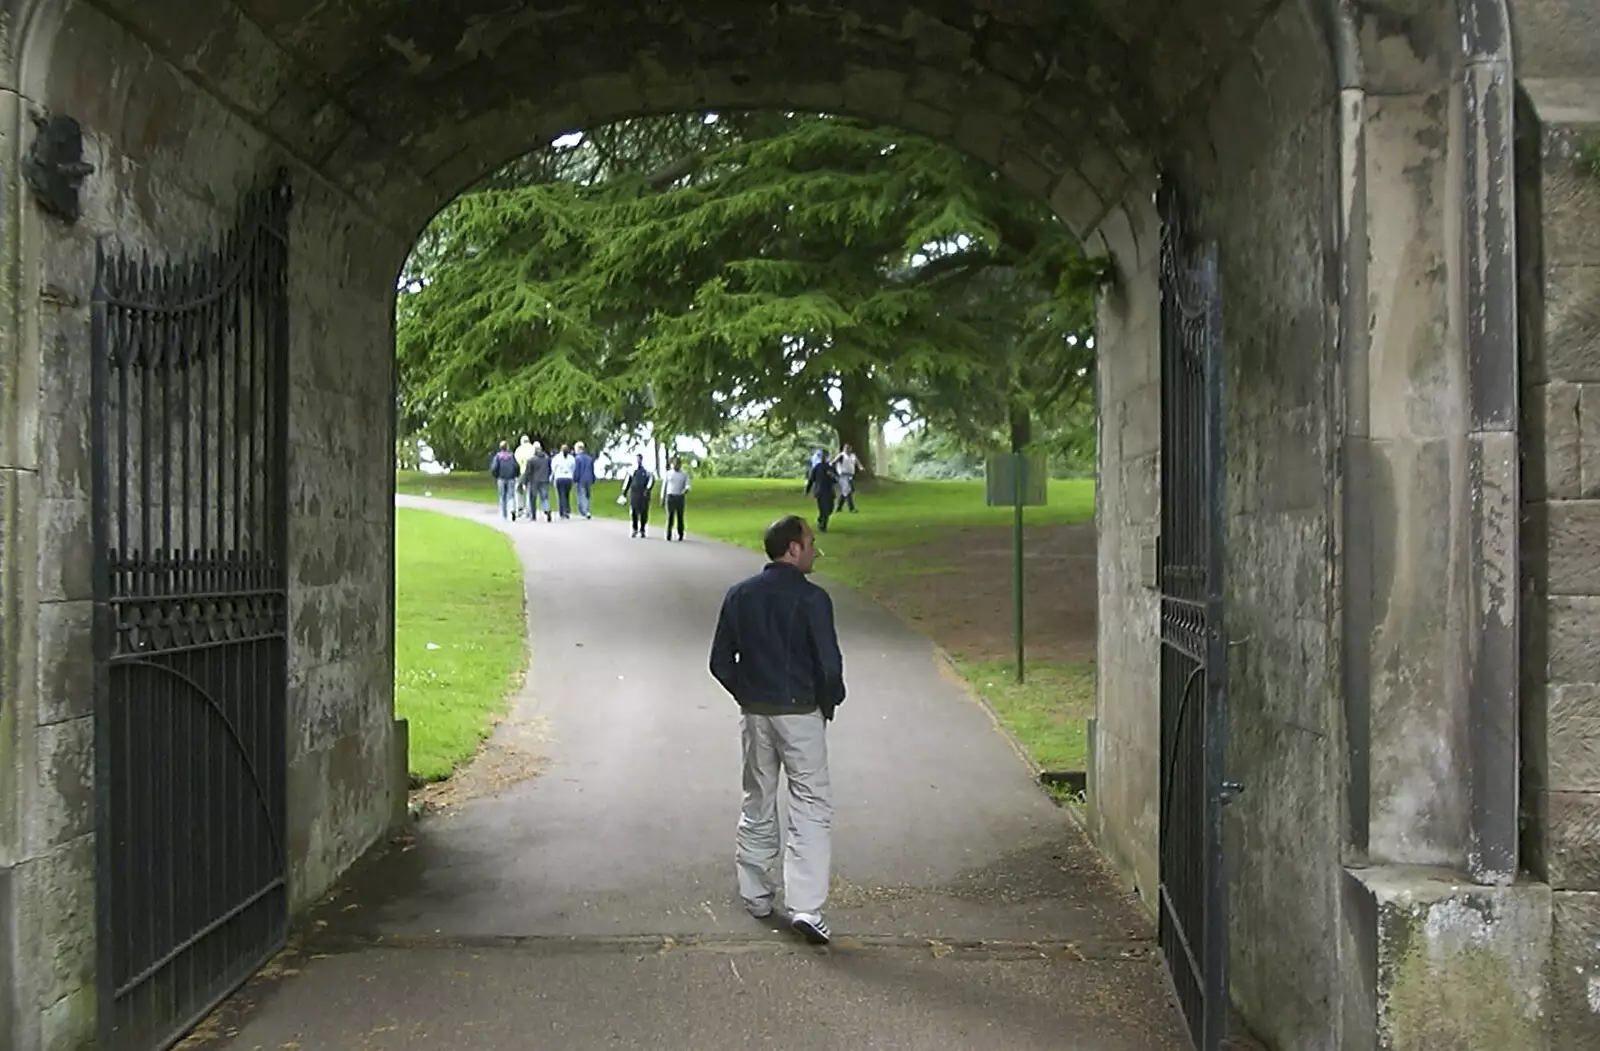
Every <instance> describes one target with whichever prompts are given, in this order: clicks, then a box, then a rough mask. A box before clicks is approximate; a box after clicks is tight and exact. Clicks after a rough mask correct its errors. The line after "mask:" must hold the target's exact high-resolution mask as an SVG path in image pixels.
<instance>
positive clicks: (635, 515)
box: [622, 453, 656, 537]
mask: <svg viewBox="0 0 1600 1051" xmlns="http://www.w3.org/2000/svg"><path fill="white" fill-rule="evenodd" d="M633 459H634V466H633V470H631V471H629V472H628V473H627V474H626V475H624V476H623V478H622V495H623V497H625V498H626V500H627V504H628V514H629V516H630V517H631V518H632V520H633V535H634V536H637V537H643V536H644V527H645V526H647V525H649V524H650V494H651V492H653V491H654V490H655V487H656V476H655V475H653V474H651V473H650V468H648V467H646V466H645V465H644V454H643V453H640V454H638V455H637V456H635V457H634V458H633Z"/></svg>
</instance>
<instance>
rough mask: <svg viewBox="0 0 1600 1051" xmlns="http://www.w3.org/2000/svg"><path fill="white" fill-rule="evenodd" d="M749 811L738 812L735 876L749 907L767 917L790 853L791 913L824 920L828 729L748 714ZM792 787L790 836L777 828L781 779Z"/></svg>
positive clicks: (796, 718)
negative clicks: (817, 915)
mask: <svg viewBox="0 0 1600 1051" xmlns="http://www.w3.org/2000/svg"><path fill="white" fill-rule="evenodd" d="M743 720H744V724H743V726H742V728H741V731H740V736H741V738H742V740H743V742H744V806H743V807H742V808H741V810H740V811H739V834H738V849H737V851H736V852H735V868H736V869H737V870H738V874H739V894H740V896H741V897H743V898H744V900H745V904H746V905H748V906H751V907H752V908H756V909H762V908H764V907H766V906H767V905H770V904H771V902H772V898H773V895H774V894H776V893H777V889H778V888H777V872H776V869H777V867H778V852H779V849H780V847H782V848H784V851H783V855H784V856H783V901H784V904H785V905H786V906H787V907H788V908H789V910H790V911H792V912H820V911H821V910H822V905H823V902H825V901H826V900H827V898H828V871H829V867H830V865H831V864H832V860H833V789H832V785H831V784H830V783H829V780H828V736H827V726H828V724H827V721H826V720H824V719H823V718H822V713H821V712H811V713H809V714H807V715H753V714H751V713H749V712H746V713H745V714H744V716H743ZM780 772H781V773H782V774H784V775H785V778H786V779H787V781H788V787H789V808H788V809H789V820H788V826H789V827H788V833H787V835H781V834H780V831H779V821H778V775H779V773H780Z"/></svg>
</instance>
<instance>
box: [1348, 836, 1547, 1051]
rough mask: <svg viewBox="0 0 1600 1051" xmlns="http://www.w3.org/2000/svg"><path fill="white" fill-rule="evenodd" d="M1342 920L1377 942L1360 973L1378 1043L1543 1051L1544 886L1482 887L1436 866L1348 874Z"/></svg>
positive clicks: (1389, 1050) (1394, 1049) (1458, 1050)
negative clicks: (1370, 965)
mask: <svg viewBox="0 0 1600 1051" xmlns="http://www.w3.org/2000/svg"><path fill="white" fill-rule="evenodd" d="M1350 877H1351V879H1352V880H1353V883H1354V885H1355V889H1354V891H1353V893H1352V895H1351V897H1352V898H1353V899H1354V902H1353V904H1354V905H1355V906H1357V907H1353V908H1351V909H1349V910H1347V913H1346V915H1347V917H1348V919H1349V920H1350V921H1351V922H1353V923H1356V924H1370V925H1371V929H1368V930H1358V931H1356V932H1355V934H1356V938H1355V941H1356V942H1357V943H1358V944H1366V945H1368V946H1370V947H1371V948H1369V950H1368V951H1369V952H1371V951H1373V949H1375V950H1376V969H1375V971H1374V973H1373V974H1371V975H1366V976H1364V978H1365V980H1367V981H1370V982H1372V983H1373V986H1374V987H1373V988H1371V989H1369V990H1367V991H1366V994H1367V995H1368V996H1369V997H1370V1002H1371V1003H1372V1004H1373V1005H1374V1006H1375V1008H1376V1014H1377V1023H1378V1025H1377V1029H1378V1034H1377V1041H1376V1047H1377V1048H1378V1049H1379V1051H1545V1048H1546V1046H1547V1043H1546V1037H1545V1032H1546V1030H1545V1018H1544V1016H1545V1004H1546V999H1547V995H1546V990H1547V983H1548V969H1549V966H1550V890H1549V888H1548V887H1545V886H1543V885H1542V884H1516V885H1513V886H1509V887H1480V886H1474V885H1471V884H1468V883H1466V882H1465V881H1464V880H1457V879H1456V878H1454V876H1453V874H1451V873H1449V872H1444V871H1440V870H1434V869H1413V868H1371V869H1360V870H1355V871H1352V872H1351V873H1350Z"/></svg>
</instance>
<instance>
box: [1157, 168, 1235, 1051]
mask: <svg viewBox="0 0 1600 1051" xmlns="http://www.w3.org/2000/svg"><path fill="white" fill-rule="evenodd" d="M1159 204H1160V209H1161V224H1162V243H1161V539H1160V544H1159V548H1158V550H1159V554H1158V558H1157V573H1158V582H1159V586H1160V592H1161V826H1160V827H1161V890H1160V942H1161V950H1162V953H1163V954H1164V955H1165V956H1166V960H1167V967H1168V969H1169V971H1170V972H1171V975H1172V982H1173V986H1174V987H1175V989H1176V991H1177V995H1178V1001H1179V1003H1180V1005H1181V1006H1182V1008H1183V1012H1184V1015H1185V1017H1186V1018H1187V1020H1188V1023H1189V1030H1190V1033H1191V1034H1192V1035H1193V1037H1194V1041H1195V1045H1196V1046H1197V1047H1198V1048H1200V1049H1201V1051H1215V1049H1216V1048H1217V1047H1218V1046H1219V1045H1220V1043H1221V1040H1222V1038H1223V1035H1224V1033H1225V1031H1226V1027H1227V1018H1228V980H1227V967H1228V919H1227V884H1226V873H1225V871H1224V868H1223V858H1222V807H1223V804H1224V803H1225V802H1226V799H1227V794H1228V793H1229V792H1230V791H1231V790H1232V787H1233V786H1230V785H1229V784H1228V783H1227V782H1225V781H1224V780H1223V762H1224V758H1225V756H1224V752H1225V747H1226V743H1227V732H1228V731H1227V703H1226V693H1225V690H1226V686H1227V666H1226V650H1225V648H1224V642H1223V633H1222V572H1223V561H1222V537H1223V459H1222V369H1221V364H1222V363H1221V357H1222V294H1221V289H1220V286H1219V275H1218V265H1217V247H1216V244H1215V242H1207V243H1205V244H1203V245H1201V244H1194V243H1191V242H1190V240H1189V239H1187V238H1186V237H1185V235H1184V230H1183V223H1182V219H1183V216H1182V209H1181V207H1180V204H1179V200H1178V196H1177V194H1176V192H1175V190H1174V189H1173V188H1172V186H1171V185H1170V184H1166V185H1163V187H1162V190H1161V193H1160V196H1159Z"/></svg>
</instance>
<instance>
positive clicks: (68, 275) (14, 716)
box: [0, 4, 404, 1051]
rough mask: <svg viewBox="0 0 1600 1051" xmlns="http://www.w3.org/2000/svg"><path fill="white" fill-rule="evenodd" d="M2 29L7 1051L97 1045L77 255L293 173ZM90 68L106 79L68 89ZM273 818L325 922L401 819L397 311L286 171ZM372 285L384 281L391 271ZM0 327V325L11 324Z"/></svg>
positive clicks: (203, 216) (175, 234) (211, 120)
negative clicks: (396, 665)
mask: <svg viewBox="0 0 1600 1051" xmlns="http://www.w3.org/2000/svg"><path fill="white" fill-rule="evenodd" d="M50 10H51V11H54V13H55V14H57V15H59V16H60V17H61V19H62V21H61V24H60V25H59V26H57V25H55V24H51V23H48V22H46V23H43V24H40V25H39V26H37V28H36V29H35V31H34V32H33V33H32V35H31V36H29V37H27V38H26V39H18V38H17V37H18V36H20V29H21V27H23V26H25V25H26V21H25V20H22V19H18V18H15V17H13V18H11V19H8V20H6V22H5V27H6V29H7V30H9V31H10V32H11V33H12V34H13V38H12V39H10V40H8V44H9V50H8V54H9V55H10V56H11V62H10V63H9V65H8V68H7V70H6V73H7V74H8V75H7V76H6V79H5V81H4V83H3V84H0V89H3V91H0V140H3V148H4V149H5V150H6V151H7V156H8V157H9V160H7V161H6V162H5V163H4V164H3V165H0V171H3V172H4V178H5V180H6V182H5V185H4V186H0V195H3V200H4V203H5V204H4V207H5V210H4V212H3V219H0V223H3V230H0V233H3V240H0V244H3V246H4V262H3V268H4V269H3V272H4V274H5V275H6V279H5V281H4V285H3V287H4V289H5V296H6V299H7V300H8V305H9V303H15V304H16V316H17V317H19V318H20V319H21V321H20V324H19V325H17V326H16V327H14V328H12V329H11V330H10V331H6V332H4V333H0V335H3V337H4V343H3V348H4V349H3V353H0V370H3V371H0V377H3V379H4V383H3V385H0V387H3V391H4V397H5V399H6V403H5V411H4V413H3V417H4V421H5V422H4V425H3V427H0V431H3V438H0V516H3V521H4V528H3V531H0V535H3V537H4V538H5V539H4V542H3V551H0V574H3V596H4V602H3V605H0V630H3V631H4V633H5V643H6V645H5V660H4V662H3V663H0V669H3V675H4V677H5V681H4V683H3V686H4V690H3V693H0V697H3V698H4V700H3V701H0V933H7V934H8V937H7V941H8V942H9V945H3V946H0V979H3V978H6V977H7V975H6V972H5V969H6V968H7V967H8V966H10V965H11V961H12V960H16V961H33V962H36V961H45V963H46V965H45V966H44V967H42V968H41V967H33V966H29V967H27V968H24V969H20V970H13V972H12V973H11V974H10V976H9V977H10V980H9V981H0V1004H9V1007H10V1008H11V1010H10V1011H9V1017H7V1012H6V1010H4V1009H0V1022H3V1026H0V1045H4V1046H5V1047H7V1048H8V1049H15V1051H37V1049H56V1048H62V1049H65V1048H74V1047H79V1046H82V1044H83V1042H84V1041H86V1040H88V1039H90V1038H91V1037H92V1034H93V1030H94V1023H95V1005H96V998H95V990H94V965H95V959H94V947H95V939H94V922H95V898H94V886H95V884H94V876H95V873H94V864H95V850H94V835H93V832H94V820H95V808H94V800H93V768H94V763H93V740H94V719H93V712H94V697H93V679H92V671H93V666H92V662H90V661H89V660H88V659H87V657H88V654H89V653H90V652H91V641H90V616H91V597H92V579H91V576H90V567H91V565H92V547H91V543H90V535H89V528H90V505H89V484H90V474H91V458H90V453H91V446H90V440H91V434H90V425H89V418H88V399H87V397H86V396H85V394H86V392H87V390H88V388H89V300H90V291H91V285H92V281H93V275H94V239H95V238H96V237H97V236H100V235H110V236H112V237H113V238H114V239H115V241H116V243H118V244H121V245H126V246H130V247H134V248H147V249H149V250H150V251H151V252H152V255H154V256H161V255H164V254H166V253H169V252H170V253H172V254H174V255H177V256H180V257H181V256H182V255H184V254H185V253H186V252H188V251H192V250H194V249H196V248H198V247H199V246H202V245H205V244H207V243H210V242H212V241H213V240H214V239H215V238H216V237H218V236H219V235H220V234H221V233H222V232H223V231H224V230H226V229H227V228H228V227H229V226H230V225H231V223H232V221H233V218H234V214H235V206H236V204H237V202H238V200H239V198H240V196H241V195H242V194H243V193H244V192H245V191H246V190H248V189H249V188H251V187H252V186H253V185H256V184H257V183H259V182H261V181H263V180H265V179H266V178H267V177H268V176H269V175H270V173H271V171H272V170H273V169H274V168H275V167H277V166H278V165H280V164H282V163H284V161H283V160H282V159H281V158H279V157H278V156H276V155H275V154H274V152H273V150H272V148H271V146H270V145H269V143H268V141H267V140H266V139H265V138H264V137H263V136H262V135H261V134H260V133H258V132H257V131H255V130H254V129H252V128H251V127H250V125H249V123H248V122H247V121H244V120H241V119H240V118H239V117H238V116H237V115H236V114H235V113H234V112H230V109H229V108H228V107H224V106H222V105H220V104H218V103H217V102H216V101H215V100H214V99H212V98H211V97H209V96H208V95H207V94H206V93H205V92H203V91H201V90H199V89H198V88H197V86H196V85H195V83H194V81H193V80H191V79H190V78H189V77H187V76H185V75H184V74H182V73H181V72H179V71H178V70H176V69H174V68H172V67H171V66H170V65H168V64H167V63H166V62H165V61H164V60H163V59H162V57H161V56H158V55H155V54H152V53H151V52H150V51H148V50H147V49H146V48H145V47H144V45H142V44H141V43H139V42H137V41H136V40H135V39H133V38H131V37H130V36H128V35H127V34H126V33H125V32H124V30H123V29H122V28H121V27H120V26H119V25H118V24H117V23H115V22H114V21H112V20H111V19H109V18H107V17H105V16H104V15H102V14H100V13H98V12H97V11H95V10H94V9H92V8H90V7H87V6H85V5H81V4H80V5H75V6H73V7H71V8H69V9H67V10H66V12H65V13H64V14H62V13H61V12H59V11H55V9H54V8H51V9H50ZM88 68H94V69H96V70H98V71H100V73H101V74H103V75H104V76H105V77H109V78H111V82H115V83H118V84H120V85H121V89H120V90H119V91H116V92H107V91H104V90H102V88H101V82H100V81H99V80H98V79H95V80H90V79H88V78H84V77H82V76H81V75H80V74H81V71H82V70H84V69H88ZM39 109H46V110H48V111H49V112H51V113H58V114H64V115H68V116H71V117H74V118H76V119H77V120H78V121H80V122H81V123H82V125H83V127H84V130H85V136H86V140H87V147H86V151H87V153H88V158H87V159H88V160H90V161H91V162H92V163H93V164H94V166H95V171H94V173H93V175H91V176H90V178H89V179H88V180H87V182H86V183H85V186H84V193H83V203H84V214H83V217H82V218H81V219H80V220H79V221H78V222H77V223H76V224H74V225H70V226H69V225H67V224H65V223H63V222H61V221H60V220H57V219H55V218H52V217H49V216H47V215H45V214H44V213H43V212H41V211H39V210H38V209H37V207H36V206H35V204H34V203H33V201H32V200H31V198H30V196H29V195H28V194H27V192H26V191H24V190H23V189H22V187H21V186H20V185H19V182H18V180H17V178H16V173H17V163H16V161H17V157H18V154H19V152H20V151H21V150H23V149H25V148H26V146H27V144H28V142H29V141H31V139H32V137H33V131H32V128H31V126H30V125H29V124H28V116H29V115H30V114H31V113H32V112H34V111H36V110H39ZM290 164H291V171H292V172H293V176H292V179H293V182H294V187H295V192H296V197H297V200H296V204H295V207H294V210H293V212H292V220H291V259H292V262H291V268H292V276H291V288H290V295H291V299H292V305H291V319H290V330H291V340H292V346H291V362H290V371H291V375H292V387H293V396H292V400H291V404H290V429H291V433H292V434H293V436H294V440H293V442H292V445H291V448H290V459H289V470H290V473H291V507H290V515H291V522H290V533H289V549H290V558H291V564H290V625H289V627H290V644H289V680H290V687H289V724H290V726H291V728H292V729H291V733H290V737H289V744H288V749H289V755H288V760H289V815H290V825H289V829H288V838H289V852H290V869H291V872H290V875H291V895H292V898H293V901H294V903H295V904H296V905H297V906H298V905H300V904H303V903H305V902H306V901H308V900H310V899H312V898H314V897H316V896H318V895H319V894H320V893H321V892H322V891H323V890H324V889H325V888H326V887H327V886H328V885H329V884H330V883H331V881H332V880H333V879H334V878H335V877H336V876H337V874H338V873H339V872H340V871H342V869H343V868H344V867H345V866H347V865H348V864H349V862H350V861H351V860H353V859H354V858H355V857H356V856H357V855H359V854H360V853H361V852H362V851H363V850H364V849H366V847H368V846H369V845H370V844H371V843H372V842H373V841H374V840H375V839H376V838H377V837H378V836H379V835H381V833H382V832H383V830H384V828H385V827H386V825H387V822H388V819H389V814H390V812H391V802H392V796H393V793H394V792H396V791H404V786H403V785H394V784H391V783H390V782H391V780H392V778H391V771H392V769H393V764H392V763H391V762H390V761H389V752H390V748H391V733H392V673H391V631H390V623H389V621H390V597H391V587H392V557H391V536H392V530H391V516H392V508H391V506H390V505H391V503H392V501H391V500H390V497H389V494H390V484H391V480H390V475H389V468H390V463H391V460H392V448H393V441H392V436H391V433H390V419H391V416H390V413H391V404H392V397H391V391H392V350H391V344H390V342H389V339H388V336H389V332H390V323H391V322H390V317H391V314H390V309H391V301H390V299H389V289H390V287H391V286H392V275H393V273H394V266H395V265H396V264H397V263H398V260H399V258H400V255H399V251H400V250H399V249H398V248H397V247H396V245H398V244H399V243H400V242H399V239H397V238H395V237H394V235H392V234H391V233H388V232H386V231H383V230H382V229H381V228H380V227H379V226H378V225H377V224H376V223H374V222H372V221H370V220H368V219H366V218H364V217H363V215H362V213H361V212H360V210H359V209H356V208H352V207H351V206H350V203H349V201H348V200H347V199H345V198H344V197H342V196H340V195H339V194H337V193H336V192H334V191H332V190H330V189H328V188H326V186H325V185H324V184H323V183H321V182H320V181H319V180H318V179H316V178H315V177H314V176H311V175H309V174H308V173H305V172H304V171H303V170H302V169H299V168H298V167H295V166H294V165H293V163H292V162H290ZM385 267H387V268H388V269H387V271H386V272H385V270H384V268H385ZM8 316H9V311H8Z"/></svg>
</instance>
